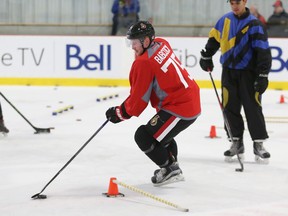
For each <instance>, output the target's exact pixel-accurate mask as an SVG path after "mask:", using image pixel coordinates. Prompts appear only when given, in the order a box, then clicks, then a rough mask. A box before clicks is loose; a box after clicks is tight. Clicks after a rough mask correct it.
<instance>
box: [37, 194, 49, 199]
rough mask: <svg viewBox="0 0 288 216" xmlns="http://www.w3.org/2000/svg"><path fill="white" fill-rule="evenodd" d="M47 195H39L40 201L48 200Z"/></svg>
mask: <svg viewBox="0 0 288 216" xmlns="http://www.w3.org/2000/svg"><path fill="white" fill-rule="evenodd" d="M46 198H47V195H44V194H39V196H38V199H46Z"/></svg>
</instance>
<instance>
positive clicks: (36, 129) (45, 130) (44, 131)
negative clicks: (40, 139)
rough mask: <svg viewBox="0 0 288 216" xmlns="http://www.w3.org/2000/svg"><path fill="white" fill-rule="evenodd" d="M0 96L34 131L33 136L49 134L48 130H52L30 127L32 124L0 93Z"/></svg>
mask: <svg viewBox="0 0 288 216" xmlns="http://www.w3.org/2000/svg"><path fill="white" fill-rule="evenodd" d="M0 95H1V96H2V97H3V98H4V99H5V100H6V101H7V103H9V104H10V105H11V106H12V108H13V109H14V110H15V111H16V112H17V113H18V114H19V115H20V116H21V117H22V118H23V119H24V120H25V121H26V122H27V123H28V124H29V125H30V126H31V127H32V128H33V129H34V130H35V134H38V133H50V129H54V128H51V127H50V128H38V127H35V126H34V125H32V123H31V122H30V121H29V120H28V119H27V118H26V117H25V116H24V115H23V114H22V113H21V112H20V111H19V110H18V109H17V108H16V107H15V106H14V105H13V104H12V103H11V102H10V101H9V100H8V99H7V98H6V97H5V96H4V95H3V94H2V92H0Z"/></svg>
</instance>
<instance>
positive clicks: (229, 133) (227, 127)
mask: <svg viewBox="0 0 288 216" xmlns="http://www.w3.org/2000/svg"><path fill="white" fill-rule="evenodd" d="M209 75H210V79H211V82H212V84H213V88H214V91H215V93H216V96H217V99H218V103H219V105H220V108H221V111H222V115H223V119H224V123H225V126H226V129H227V132H228V135H229V137H230V139H231V142H232V143H233V142H234V140H233V136H232V131H231V128H230V125H229V122H228V119H227V116H226V115H225V113H224V108H223V105H222V103H221V101H220V97H219V95H218V92H217V89H216V85H215V82H214V79H213V77H212V74H211V71H210V72H209ZM236 155H237V159H238V161H239V163H240V166H241V168H236V169H235V171H237V172H243V170H244V166H243V163H242V161H241V159H240V156H239V154H238V153H236Z"/></svg>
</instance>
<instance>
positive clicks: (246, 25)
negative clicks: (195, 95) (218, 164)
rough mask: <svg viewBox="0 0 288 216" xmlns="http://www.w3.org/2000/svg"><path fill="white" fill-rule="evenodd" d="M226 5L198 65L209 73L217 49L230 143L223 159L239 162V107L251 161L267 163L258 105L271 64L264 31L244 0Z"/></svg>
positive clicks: (264, 131)
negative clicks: (228, 8)
mask: <svg viewBox="0 0 288 216" xmlns="http://www.w3.org/2000/svg"><path fill="white" fill-rule="evenodd" d="M227 2H229V3H230V6H231V12H229V13H227V14H225V15H224V16H222V17H221V18H220V19H219V20H218V22H217V23H216V25H215V26H214V28H212V30H211V31H210V33H209V39H208V41H207V43H206V46H205V50H202V51H201V59H200V66H201V68H202V69H203V70H204V71H207V72H212V70H213V68H214V64H213V60H212V56H213V55H214V54H215V53H216V52H217V51H218V50H219V48H220V50H221V57H220V62H221V64H222V76H221V90H222V108H223V114H224V115H226V117H227V120H228V123H229V126H230V128H231V133H232V136H233V137H229V134H228V138H229V140H230V142H231V143H232V144H231V148H230V149H229V150H227V151H225V152H224V155H225V156H226V160H228V161H231V159H232V157H233V156H235V155H236V154H239V156H240V158H241V159H242V160H243V156H244V155H243V154H244V144H243V134H244V121H243V118H242V115H241V109H242V107H243V108H244V113H245V116H246V119H247V125H248V130H249V132H250V136H251V138H252V140H253V146H254V154H255V159H256V161H261V162H262V161H265V162H268V160H269V158H270V153H269V152H268V151H267V150H265V148H264V147H263V142H264V141H265V140H266V139H267V138H268V134H267V131H266V124H265V119H264V116H263V112H262V106H261V96H262V94H263V93H264V92H265V90H266V89H267V87H268V83H269V81H268V74H269V71H270V69H271V61H272V57H271V51H270V48H269V43H268V36H267V31H266V29H265V28H264V27H263V24H262V23H261V22H260V21H259V20H258V19H257V18H256V17H255V16H253V15H252V14H251V13H250V11H249V9H248V8H247V7H246V4H247V0H228V1H227ZM225 129H226V131H227V128H226V127H225Z"/></svg>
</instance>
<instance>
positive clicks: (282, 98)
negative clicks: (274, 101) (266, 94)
mask: <svg viewBox="0 0 288 216" xmlns="http://www.w3.org/2000/svg"><path fill="white" fill-rule="evenodd" d="M279 103H280V104H282V103H285V97H284V95H283V94H282V95H281V96H280V101H279Z"/></svg>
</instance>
